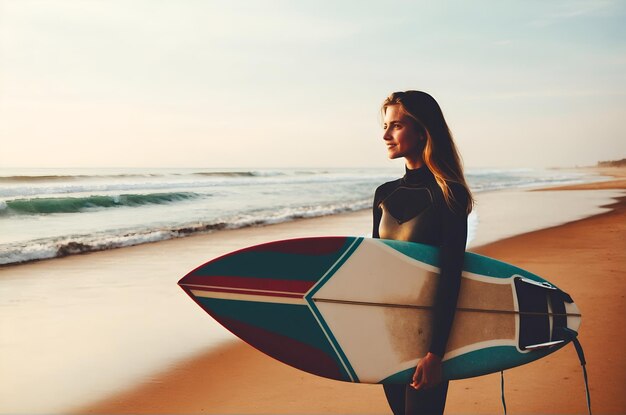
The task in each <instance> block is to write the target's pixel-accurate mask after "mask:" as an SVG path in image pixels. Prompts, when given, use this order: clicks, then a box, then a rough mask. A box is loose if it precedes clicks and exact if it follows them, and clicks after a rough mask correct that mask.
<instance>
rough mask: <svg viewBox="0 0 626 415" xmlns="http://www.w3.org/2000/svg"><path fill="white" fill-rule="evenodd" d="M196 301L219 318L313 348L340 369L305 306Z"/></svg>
mask: <svg viewBox="0 0 626 415" xmlns="http://www.w3.org/2000/svg"><path fill="white" fill-rule="evenodd" d="M197 300H198V301H199V302H200V303H201V304H202V305H203V306H205V307H207V309H210V310H212V312H213V313H215V314H216V315H217V316H218V317H225V318H228V319H232V320H238V321H241V322H244V323H246V324H249V325H252V326H255V327H259V328H261V329H263V330H266V331H268V332H271V333H276V334H280V335H283V336H287V337H290V338H292V339H294V340H297V341H299V342H301V343H304V344H307V345H309V346H311V347H315V348H316V349H319V350H321V351H323V352H324V353H326V354H327V355H328V356H329V357H332V358H334V359H335V360H336V361H337V366H338V367H339V368H342V364H341V362H340V361H339V360H338V359H337V356H336V353H335V351H334V349H333V347H332V346H331V345H330V343H329V342H328V340H327V339H326V336H325V334H324V332H323V331H322V329H321V328H320V326H319V325H318V324H317V321H316V320H315V318H314V317H313V316H312V315H311V312H310V311H309V308H308V307H307V306H306V305H293V304H277V303H259V302H254V303H252V302H248V301H238V300H224V299H218V298H204V297H197ZM342 371H343V370H342ZM343 372H344V376H345V378H346V379H349V378H350V377H349V374H348V373H345V371H343Z"/></svg>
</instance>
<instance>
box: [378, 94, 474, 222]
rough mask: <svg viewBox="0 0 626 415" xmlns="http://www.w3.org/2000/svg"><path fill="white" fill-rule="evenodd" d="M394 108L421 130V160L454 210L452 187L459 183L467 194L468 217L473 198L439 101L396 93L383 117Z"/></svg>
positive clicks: (388, 100)
mask: <svg viewBox="0 0 626 415" xmlns="http://www.w3.org/2000/svg"><path fill="white" fill-rule="evenodd" d="M392 105H398V106H399V107H400V109H401V112H402V113H404V114H405V115H407V116H408V117H410V118H411V119H413V120H414V121H415V123H416V126H417V127H418V130H422V131H421V133H422V134H423V135H424V138H425V144H424V149H423V150H422V159H423V160H424V163H425V164H426V167H428V170H430V171H431V172H432V173H433V175H434V176H435V180H436V181H437V185H438V186H439V188H440V189H441V192H442V193H443V197H444V199H445V201H446V204H447V205H448V206H449V207H450V208H452V203H453V202H454V201H455V200H454V196H453V195H452V192H451V191H450V185H449V183H458V184H460V185H461V186H463V187H464V188H465V190H466V191H467V199H468V200H467V206H465V211H466V212H467V213H468V214H469V213H470V212H471V211H472V207H473V205H474V198H473V197H472V193H471V191H470V189H469V186H468V185H467V181H466V180H465V176H464V174H463V164H462V161H461V156H460V155H459V152H458V150H457V148H456V145H455V144H454V139H453V138H452V133H451V132H450V129H449V128H448V124H447V123H446V120H445V118H444V116H443V112H442V111H441V108H440V107H439V104H438V103H437V101H435V99H434V98H433V97H432V96H430V95H429V94H427V93H426V92H422V91H406V92H394V93H393V94H391V95H389V96H388V97H387V99H385V101H384V102H383V105H382V107H381V112H382V114H383V116H384V114H385V111H386V110H387V107H389V106H392Z"/></svg>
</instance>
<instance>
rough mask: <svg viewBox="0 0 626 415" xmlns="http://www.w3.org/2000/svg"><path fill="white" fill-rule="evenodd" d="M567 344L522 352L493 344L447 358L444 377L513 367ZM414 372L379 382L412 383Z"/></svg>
mask: <svg viewBox="0 0 626 415" xmlns="http://www.w3.org/2000/svg"><path fill="white" fill-rule="evenodd" d="M565 344H567V343H564V344H562V345H558V346H555V347H553V348H550V349H545V350H533V351H532V352H527V353H522V352H520V351H519V350H518V349H517V348H516V347H515V346H493V347H487V348H484V349H480V350H474V351H472V352H469V353H465V354H462V355H460V356H457V357H454V358H452V359H448V360H445V361H444V362H443V363H442V369H443V378H444V379H445V380H454V379H459V378H467V377H468V373H469V372H468V370H467V369H468V368H475V369H476V370H475V371H474V372H472V373H471V377H474V376H482V375H485V374H488V373H493V372H497V371H500V370H505V369H509V368H513V367H516V366H519V365H523V364H525V363H530V362H532V361H534V360H537V359H540V358H542V357H544V356H546V355H548V354H550V353H553V352H554V351H556V350H557V349H560V348H561V347H563V346H565ZM413 373H415V368H414V367H411V368H409V369H406V370H403V371H400V372H398V373H395V374H393V375H391V376H389V377H387V378H385V379H383V380H381V381H380V382H379V383H387V384H388V383H397V384H405V383H410V382H411V380H412V378H413Z"/></svg>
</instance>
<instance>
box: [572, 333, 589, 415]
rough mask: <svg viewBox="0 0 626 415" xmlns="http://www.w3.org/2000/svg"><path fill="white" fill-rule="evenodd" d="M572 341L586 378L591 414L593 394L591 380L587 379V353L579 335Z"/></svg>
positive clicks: (586, 390)
mask: <svg viewBox="0 0 626 415" xmlns="http://www.w3.org/2000/svg"><path fill="white" fill-rule="evenodd" d="M572 343H573V344H574V348H575V349H576V353H577V354H578V359H579V360H580V365H581V366H582V368H583V378H584V380H585V393H586V395H587V411H588V412H589V415H591V396H590V395H589V380H588V379H587V368H586V366H585V365H586V364H587V362H586V361H585V354H584V353H583V346H582V345H581V344H580V341H578V337H574V338H573V339H572Z"/></svg>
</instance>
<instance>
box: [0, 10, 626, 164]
mask: <svg viewBox="0 0 626 415" xmlns="http://www.w3.org/2000/svg"><path fill="white" fill-rule="evenodd" d="M624 22H626V2H625V1H623V0H615V1H611V0H607V1H604V0H585V1H575V0H564V1H556V0H555V1H546V0H524V1H506V0H493V1H456V2H435V1H380V0H379V1H375V2H369V1H359V0H355V1H340V0H335V1H320V0H317V1H282V2H281V1H219V2H218V1H206V0H197V1H193V0H184V1H179V0H171V1H165V0H143V1H142V0H102V1H96V0H42V1H32V0H0V88H1V89H0V167H15V166H33V167H88V166H94V167H101V166H112V167H117V166H125V167H184V166H189V167H287V166H294V167H305V166H307V167H310V166H328V167H331V166H347V167H352V166H388V165H390V162H389V161H388V160H387V159H386V150H385V148H384V145H383V144H382V139H381V137H382V130H381V126H380V120H379V105H380V104H381V102H382V100H383V99H384V98H385V97H386V96H387V95H388V94H389V93H390V92H392V91H394V90H406V89H421V90H424V91H427V92H430V93H431V94H432V95H433V96H434V97H435V98H436V99H437V100H438V101H439V103H440V104H441V106H442V108H443V111H444V114H445V115H446V117H447V120H448V123H449V125H450V127H451V129H452V131H453V133H454V135H455V138H456V140H457V143H458V146H459V148H460V150H461V153H462V156H463V158H464V160H465V165H466V166H468V167H526V166H528V167H538V166H572V165H584V164H595V163H596V162H597V161H598V160H606V159H616V158H623V157H626V139H625V137H624V135H625V130H626V128H624V121H625V120H626V24H624ZM400 163H401V162H400Z"/></svg>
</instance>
